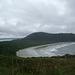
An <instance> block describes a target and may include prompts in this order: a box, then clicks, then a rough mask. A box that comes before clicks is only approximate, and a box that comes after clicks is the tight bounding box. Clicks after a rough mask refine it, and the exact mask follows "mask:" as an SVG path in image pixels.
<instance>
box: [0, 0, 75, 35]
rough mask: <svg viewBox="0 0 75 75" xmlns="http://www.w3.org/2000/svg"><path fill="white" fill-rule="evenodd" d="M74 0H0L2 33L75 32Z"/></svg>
mask: <svg viewBox="0 0 75 75" xmlns="http://www.w3.org/2000/svg"><path fill="white" fill-rule="evenodd" d="M74 7H75V1H74V0H63V1H62V0H0V33H4V34H3V35H5V33H7V34H9V35H13V36H26V35H28V34H30V33H32V32H38V31H43V32H50V33H52V32H53V33H55V32H59V33H60V32H69V33H70V32H72V33H75V30H74V28H75V25H74V24H75V22H74V19H75V14H74V13H75V10H74Z"/></svg>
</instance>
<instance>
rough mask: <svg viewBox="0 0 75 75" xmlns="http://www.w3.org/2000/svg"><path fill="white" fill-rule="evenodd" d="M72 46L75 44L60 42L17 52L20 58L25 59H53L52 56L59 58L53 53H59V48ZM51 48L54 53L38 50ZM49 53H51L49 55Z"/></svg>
mask: <svg viewBox="0 0 75 75" xmlns="http://www.w3.org/2000/svg"><path fill="white" fill-rule="evenodd" d="M71 44H75V42H59V43H52V44H46V45H40V46H34V47H29V48H26V49H21V50H19V51H17V52H16V55H17V56H18V57H24V58H27V57H52V56H59V55H55V54H54V53H53V52H56V51H58V50H57V49H58V48H61V47H65V46H69V45H71ZM49 46H50V47H53V48H52V49H53V50H52V51H50V50H40V51H39V50H38V49H41V48H43V47H44V48H47V47H49ZM54 47H55V48H54ZM44 48H43V49H44ZM44 51H45V52H44ZM40 52H41V53H40ZM49 52H51V53H49ZM45 54H46V55H45Z"/></svg>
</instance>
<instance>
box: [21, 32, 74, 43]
mask: <svg viewBox="0 0 75 75" xmlns="http://www.w3.org/2000/svg"><path fill="white" fill-rule="evenodd" d="M21 40H23V41H40V42H42V41H44V42H47V41H48V42H73V41H75V34H72V33H59V34H51V33H44V32H36V33H32V34H30V35H28V36H27V37H25V38H23V39H21Z"/></svg>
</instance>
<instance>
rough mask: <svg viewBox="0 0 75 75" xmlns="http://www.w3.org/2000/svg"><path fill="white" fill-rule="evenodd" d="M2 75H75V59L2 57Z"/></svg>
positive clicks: (0, 64)
mask: <svg viewBox="0 0 75 75" xmlns="http://www.w3.org/2000/svg"><path fill="white" fill-rule="evenodd" d="M0 75H75V58H60V57H59V58H46V57H44V58H41V57H40V58H18V57H6V56H2V55H0Z"/></svg>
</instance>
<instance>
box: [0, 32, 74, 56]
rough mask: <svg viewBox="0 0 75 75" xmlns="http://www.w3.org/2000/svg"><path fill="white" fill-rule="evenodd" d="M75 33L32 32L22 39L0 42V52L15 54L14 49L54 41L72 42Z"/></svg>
mask: <svg viewBox="0 0 75 75" xmlns="http://www.w3.org/2000/svg"><path fill="white" fill-rule="evenodd" d="M74 41H75V34H71V33H70V34H68V33H64V34H63V33H61V34H49V33H43V32H38V33H33V34H30V35H28V36H27V37H25V38H23V39H18V40H13V41H10V42H8V41H6V42H0V54H3V55H16V51H18V50H20V49H24V48H27V47H31V46H37V45H43V44H50V43H54V42H74Z"/></svg>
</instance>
